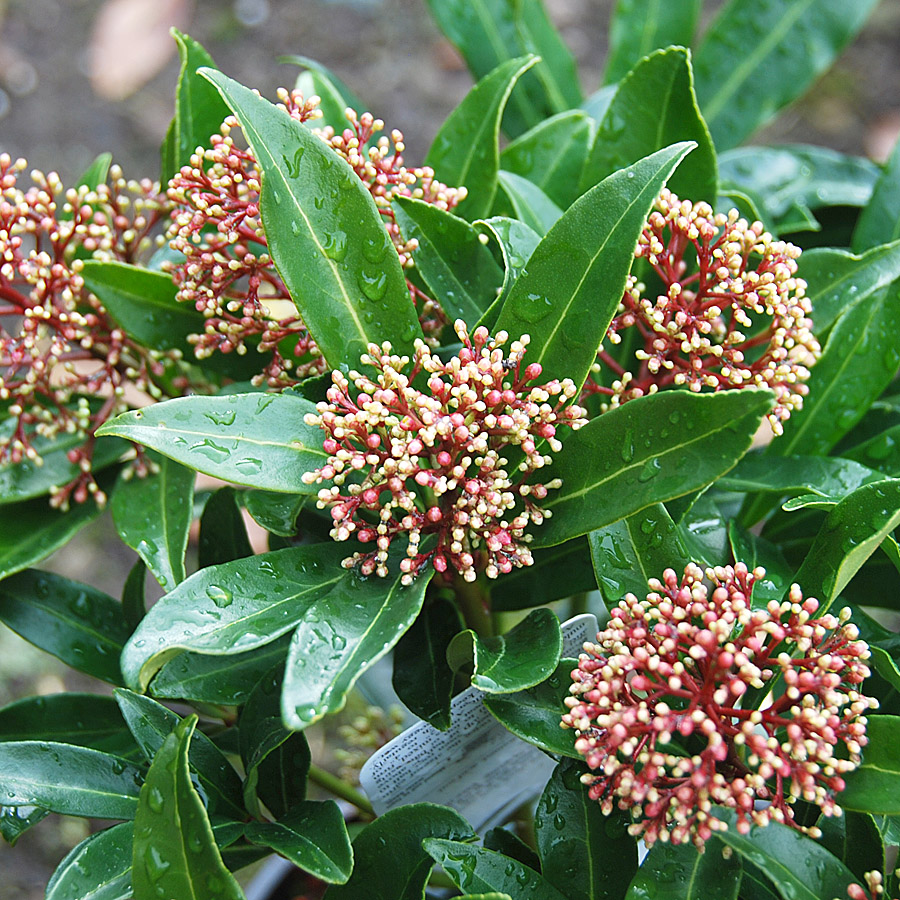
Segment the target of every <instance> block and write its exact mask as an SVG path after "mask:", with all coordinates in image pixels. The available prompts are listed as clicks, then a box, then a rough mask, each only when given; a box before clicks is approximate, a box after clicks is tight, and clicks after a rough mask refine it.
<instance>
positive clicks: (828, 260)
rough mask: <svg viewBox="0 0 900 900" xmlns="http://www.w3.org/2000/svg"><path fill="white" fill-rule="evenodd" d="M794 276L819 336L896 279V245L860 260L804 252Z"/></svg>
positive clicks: (824, 251)
mask: <svg viewBox="0 0 900 900" xmlns="http://www.w3.org/2000/svg"><path fill="white" fill-rule="evenodd" d="M798 275H799V276H800V277H801V278H803V279H804V280H805V281H806V283H807V290H806V295H807V297H809V300H810V303H811V304H812V318H813V324H814V327H815V332H816V334H817V335H821V334H824V333H825V332H826V331H827V330H828V329H829V328H830V327H831V326H832V325H833V324H834V322H835V321H836V320H837V318H838V317H839V316H840V315H841V314H842V313H843V312H845V311H846V310H847V309H848V308H849V307H850V306H853V305H854V304H856V303H859V302H860V301H862V300H865V299H866V297H868V296H869V295H870V294H872V293H874V292H875V291H879V290H881V289H882V288H885V287H887V286H888V285H889V284H891V282H893V281H896V280H897V279H898V278H900V241H895V242H894V243H893V244H885V245H883V246H880V247H873V248H872V249H871V250H869V251H867V252H866V253H863V254H862V255H860V256H855V255H854V254H852V253H848V252H847V251H846V250H837V249H831V248H825V247H822V248H816V249H813V250H808V251H805V252H804V253H803V255H802V256H801V257H800V262H799V270H798Z"/></svg>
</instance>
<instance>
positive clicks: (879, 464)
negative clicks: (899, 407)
mask: <svg viewBox="0 0 900 900" xmlns="http://www.w3.org/2000/svg"><path fill="white" fill-rule="evenodd" d="M873 407H874V404H873ZM864 422H865V419H863V423H864ZM855 436H856V430H854V431H851V432H850V433H849V434H848V435H847V437H846V438H845V439H844V442H843V443H851V442H852V441H853V438H854V437H855ZM859 436H860V437H863V436H864V434H863V433H862V432H860V435H859ZM839 452H840V454H841V456H843V457H844V458H845V459H852V460H855V461H856V462H859V463H862V464H863V465H865V466H868V467H870V468H872V469H876V470H877V471H879V472H881V473H882V474H883V475H888V476H890V477H891V478H896V477H897V476H898V475H900V425H894V426H892V427H890V428H885V429H884V430H883V431H878V432H876V433H875V434H873V435H872V436H871V437H869V438H867V439H865V440H862V441H860V443H858V444H853V446H850V447H847V446H840V449H839Z"/></svg>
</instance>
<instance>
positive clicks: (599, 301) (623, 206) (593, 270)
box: [497, 144, 693, 387]
mask: <svg viewBox="0 0 900 900" xmlns="http://www.w3.org/2000/svg"><path fill="white" fill-rule="evenodd" d="M692 146H693V145H691V144H676V145H675V146H673V147H668V148H666V149H665V150H660V151H659V152H658V153H654V154H653V156H650V157H648V158H647V159H643V160H641V161H640V162H638V163H635V165H633V166H630V167H629V168H628V169H625V170H623V171H620V172H616V173H615V174H613V175H610V177H609V178H607V179H606V180H604V181H602V182H601V183H600V184H598V185H597V186H596V187H594V188H592V189H591V190H590V191H588V192H587V193H586V194H585V195H584V196H583V197H580V198H579V199H578V200H576V201H575V203H573V204H572V206H570V207H569V209H567V210H566V212H565V213H564V214H563V216H562V218H560V220H559V221H558V222H557V223H556V224H555V225H554V226H553V228H551V229H550V231H549V232H548V234H547V235H546V237H544V239H543V240H542V241H541V242H540V244H538V246H537V247H536V248H535V250H534V253H532V255H531V258H530V259H529V260H528V267H527V269H525V270H524V271H523V272H522V274H521V275H520V276H519V278H518V279H517V280H516V282H515V284H514V285H513V287H512V289H511V290H510V293H509V297H508V298H507V300H506V303H505V304H504V305H503V309H502V310H501V312H500V318H499V320H498V322H497V328H498V329H503V330H505V331H507V332H508V333H509V334H510V335H512V336H513V337H518V336H519V335H522V334H526V333H527V334H530V335H531V349H530V352H529V356H528V361H529V363H540V364H541V365H542V366H543V378H545V379H553V378H571V379H572V380H573V381H574V382H575V384H576V386H579V387H580V386H581V385H582V384H583V383H584V379H585V378H586V377H587V374H588V372H589V371H590V367H591V365H593V363H594V360H595V359H596V357H597V348H598V347H599V346H600V343H601V342H602V340H603V337H604V335H605V334H606V329H607V327H608V326H609V323H610V321H611V319H612V316H613V314H614V312H615V311H616V308H617V307H618V305H619V303H620V301H621V299H622V292H623V290H624V288H625V280H626V278H627V276H628V273H629V271H630V269H631V263H632V260H633V258H634V248H635V245H636V244H637V239H638V235H639V234H640V231H641V228H642V227H643V225H644V222H645V220H646V217H647V213H648V212H649V211H650V208H651V206H652V205H653V201H654V200H655V199H656V196H657V195H658V194H659V191H660V188H662V186H663V185H664V184H665V182H666V179H667V178H668V177H669V176H670V175H671V174H672V172H673V171H674V170H675V167H676V166H677V165H678V163H679V162H680V161H681V160H682V159H683V158H684V156H685V155H686V154H687V153H688V152H689V150H690V149H691V147H692Z"/></svg>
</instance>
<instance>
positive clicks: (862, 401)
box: [767, 288, 900, 456]
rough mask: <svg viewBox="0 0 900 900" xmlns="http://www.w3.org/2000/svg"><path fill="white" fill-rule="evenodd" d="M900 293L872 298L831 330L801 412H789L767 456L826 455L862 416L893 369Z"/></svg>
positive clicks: (898, 358) (899, 353)
mask: <svg viewBox="0 0 900 900" xmlns="http://www.w3.org/2000/svg"><path fill="white" fill-rule="evenodd" d="M898 328H900V293H898V291H897V290H896V288H894V289H888V290H887V291H879V292H877V293H873V294H870V295H869V296H868V297H867V298H866V299H865V300H863V301H861V302H860V303H857V304H856V305H855V306H852V307H851V308H850V309H848V310H847V311H846V312H845V313H844V314H843V315H842V316H841V317H840V318H839V319H838V320H837V322H836V323H835V325H834V327H833V328H832V329H831V333H830V335H829V337H828V341H827V343H826V344H825V347H824V349H823V351H822V357H821V358H820V359H819V361H818V362H817V363H816V365H815V366H813V369H812V372H811V374H810V377H809V381H808V382H807V385H808V386H809V395H808V396H807V397H805V398H804V400H803V409H801V410H797V411H795V412H793V413H791V417H790V419H788V421H787V422H785V423H784V434H783V435H782V436H781V437H779V438H778V440H776V441H772V443H771V444H770V445H769V448H768V451H767V453H768V454H769V455H771V456H791V455H794V454H807V455H809V456H819V455H823V454H825V453H827V452H828V451H829V450H830V449H831V448H832V447H833V446H834V445H835V444H836V443H837V442H838V441H839V440H840V439H841V438H842V437H843V436H844V435H845V434H846V433H847V432H848V431H850V429H851V428H852V427H853V426H854V425H855V424H856V423H857V422H858V421H859V420H860V419H861V418H862V417H863V415H865V412H866V410H867V409H868V408H869V407H870V406H871V405H872V403H873V402H874V401H875V399H876V398H877V397H878V396H879V394H881V392H882V391H883V390H884V388H885V387H887V385H888V384H889V383H890V381H891V379H892V378H893V377H894V374H895V373H896V371H897V366H898V363H900V350H898V349H897V347H896V340H895V338H894V335H895V334H896V331H897V329H898Z"/></svg>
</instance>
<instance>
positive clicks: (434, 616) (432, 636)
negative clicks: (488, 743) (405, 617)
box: [391, 597, 462, 731]
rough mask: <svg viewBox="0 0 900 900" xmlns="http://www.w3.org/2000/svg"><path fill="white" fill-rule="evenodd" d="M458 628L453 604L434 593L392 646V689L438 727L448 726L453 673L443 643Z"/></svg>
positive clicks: (458, 624) (409, 705) (421, 715)
mask: <svg viewBox="0 0 900 900" xmlns="http://www.w3.org/2000/svg"><path fill="white" fill-rule="evenodd" d="M460 628H462V619H461V617H460V615H459V612H458V611H457V609H456V604H454V603H452V602H451V601H450V600H447V599H445V598H442V597H435V598H434V599H433V600H431V601H430V602H428V603H426V604H425V606H424V608H423V609H422V612H421V613H420V614H419V617H418V618H417V619H416V621H415V622H413V624H412V626H411V627H410V628H409V630H408V631H407V632H406V634H404V635H403V637H401V638H400V640H399V641H398V642H397V646H396V647H394V671H393V677H392V679H391V683H392V685H393V687H394V691H395V692H396V694H397V696H398V697H399V698H400V700H402V701H403V704H404V705H405V706H406V708H407V709H408V710H409V711H410V712H412V713H415V714H416V715H417V716H418V717H419V718H420V719H424V720H425V721H426V722H428V723H429V724H430V725H433V726H434V727H435V728H437V729H438V730H439V731H446V730H447V729H448V728H449V727H450V698H451V696H452V694H453V681H454V676H453V670H452V669H451V668H450V666H449V665H447V647H449V645H450V641H451V640H452V639H453V636H454V635H455V634H457V633H458V632H459V630H460Z"/></svg>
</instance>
